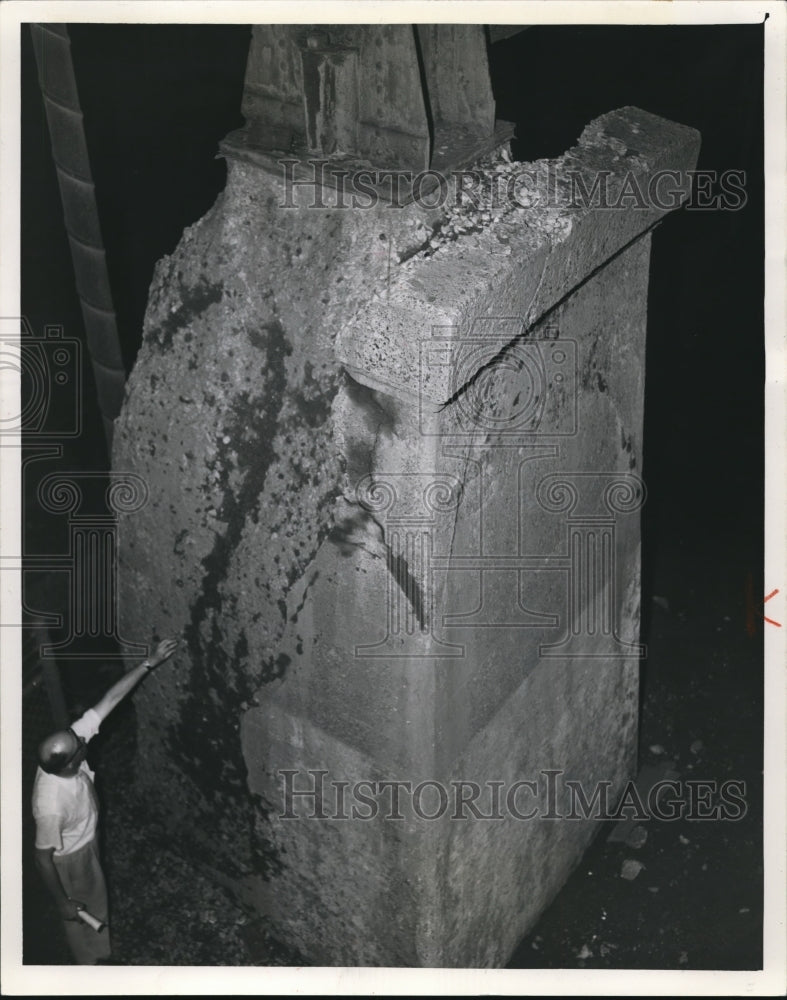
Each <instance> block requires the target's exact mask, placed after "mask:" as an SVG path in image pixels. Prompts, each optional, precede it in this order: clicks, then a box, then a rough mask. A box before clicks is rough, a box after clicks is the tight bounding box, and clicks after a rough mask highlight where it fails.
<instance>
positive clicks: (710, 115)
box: [21, 25, 775, 969]
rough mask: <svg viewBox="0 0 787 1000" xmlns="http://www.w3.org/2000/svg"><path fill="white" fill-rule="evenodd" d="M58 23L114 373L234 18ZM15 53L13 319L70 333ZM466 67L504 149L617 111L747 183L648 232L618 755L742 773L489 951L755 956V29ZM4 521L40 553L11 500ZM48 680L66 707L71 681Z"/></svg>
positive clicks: (74, 458) (202, 194) (40, 130)
mask: <svg viewBox="0 0 787 1000" xmlns="http://www.w3.org/2000/svg"><path fill="white" fill-rule="evenodd" d="M69 30H70V34H71V40H72V53H73V59H74V65H75V70H76V74H77V82H78V86H79V91H80V98H81V101H82V109H83V112H84V115H85V128H86V132H87V140H88V147H89V150H90V155H91V162H92V168H93V176H94V180H95V183H96V191H97V198H98V206H99V213H100V217H101V223H102V228H103V233H104V241H105V246H106V250H107V259H108V265H109V269H110V278H111V281H112V286H113V293H114V297H115V306H116V310H117V314H118V323H119V327H120V332H121V337H122V340H123V350H124V355H125V359H126V362H127V364H128V365H129V366H130V365H131V364H132V363H133V359H134V357H135V355H136V352H137V349H138V347H139V343H140V339H141V329H142V320H143V315H144V309H145V303H146V297H147V289H148V286H149V283H150V279H151V275H152V270H153V266H154V264H155V262H156V261H157V260H158V259H159V258H160V257H161V256H162V255H164V254H168V253H171V252H172V250H173V249H174V247H175V246H176V244H177V242H178V240H179V238H180V235H181V233H182V231H183V228H184V227H185V226H187V225H190V224H192V223H193V222H195V221H196V220H197V219H198V218H199V217H200V216H202V215H203V214H204V213H205V211H206V210H207V209H208V208H209V207H210V206H211V205H212V203H213V202H214V200H215V198H216V196H217V194H218V193H219V191H220V190H221V189H222V187H223V184H224V178H225V168H224V163H223V161H222V160H220V159H217V158H216V150H217V145H218V142H219V140H220V139H221V138H223V137H224V136H225V135H226V134H227V133H228V132H229V131H231V130H232V129H234V128H237V127H238V126H240V125H241V124H242V119H241V116H240V102H241V94H242V87H243V75H244V70H245V57H246V53H247V49H248V43H249V39H250V29H249V28H248V27H236V26H218V27H217V26H177V27H174V26H146V25H139V26H136V25H73V26H71V27H70V29H69ZM22 55H23V66H22V73H23V78H22V84H23V86H22V236H21V248H22V311H23V313H24V315H25V316H26V317H27V318H28V320H29V321H30V324H31V326H32V328H33V330H34V331H36V332H38V331H40V330H41V329H42V328H43V326H44V324H46V323H57V324H62V325H63V326H64V327H65V332H66V335H67V336H75V337H79V338H83V337H84V335H83V330H82V320H81V313H80V310H79V303H78V299H77V297H76V292H75V289H74V283H73V272H72V270H71V263H70V256H69V252H68V243H67V240H66V236H65V231H64V229H63V225H62V213H61V205H60V198H59V192H58V188H57V183H56V178H55V173H54V170H53V165H52V160H51V153H50V148H49V138H48V133H47V127H46V120H45V117H44V113H43V106H42V102H41V97H40V93H39V91H38V87H37V79H36V71H35V63H34V59H33V55H32V46H31V44H30V37H29V33H28V31H27V29H26V28H25V27H23V29H22ZM490 62H491V72H492V80H493V88H494V91H495V96H496V99H497V106H498V116H499V117H501V118H504V119H508V120H511V121H515V122H516V123H517V139H516V141H515V142H514V154H515V156H516V157H517V158H518V159H527V160H530V159H535V158H538V157H553V156H557V155H559V154H560V153H562V152H563V151H564V150H565V149H566V148H568V147H569V146H571V145H572V144H573V143H575V141H576V139H577V138H578V136H579V134H580V132H581V131H582V129H583V128H584V126H585V125H586V124H587V123H588V122H589V121H590V120H591V119H593V118H595V117H596V116H598V115H600V114H603V113H605V112H607V111H609V110H612V109H614V108H617V107H621V106H624V105H635V106H638V107H641V108H644V109H645V110H647V111H650V112H652V113H654V114H657V115H662V116H663V117H665V118H669V119H672V120H674V121H677V122H680V123H682V124H685V125H690V126H692V127H694V128H696V129H698V130H699V131H700V132H701V134H702V150H701V154H700V161H699V164H698V166H699V167H700V168H703V169H708V170H715V171H718V172H719V173H721V172H722V171H724V170H728V169H735V170H743V171H745V172H746V183H745V188H746V193H747V199H748V200H747V203H746V205H745V207H744V208H742V209H741V210H739V211H710V212H709V211H692V210H689V209H684V210H681V211H678V212H675V213H673V214H672V215H670V216H669V217H668V218H667V219H666V220H665V221H664V222H663V223H662V224H661V225H660V226H659V227H658V228H657V230H656V232H655V234H654V240H653V257H652V268H651V279H650V291H649V319H648V355H647V389H646V432H645V466H644V478H645V480H646V483H647V487H648V502H647V504H646V507H645V510H644V516H643V528H644V569H643V633H644V634H643V639H644V641H645V642H646V643H647V644H648V651H649V653H648V657H647V658H646V659H645V660H644V661H643V665H642V718H641V746H640V762H641V764H646V763H657V762H658V761H659V760H663V759H664V758H667V757H668V758H669V759H670V760H671V761H672V762H673V763H674V766H675V768H676V770H678V771H679V772H680V773H681V775H682V776H683V777H684V778H688V777H691V776H692V774H693V775H694V776H696V777H700V778H707V779H717V780H719V781H723V780H726V779H729V778H733V779H738V780H744V781H746V785H747V796H746V798H747V803H748V813H747V816H746V817H745V819H744V820H742V821H740V822H738V823H706V824H698V823H690V822H688V823H681V824H662V825H661V826H659V827H658V828H654V829H651V830H649V839H648V842H647V843H646V845H644V847H642V848H641V849H640V850H639V851H635V852H632V851H631V849H628V848H622V847H621V846H620V845H614V846H613V845H611V844H608V843H607V841H606V832H602V834H601V835H600V837H599V838H598V840H597V841H596V842H595V844H594V845H593V847H592V848H591V849H590V851H589V853H588V855H587V857H586V858H585V859H584V860H583V862H582V864H581V865H580V866H579V868H578V869H577V872H576V873H575V875H574V876H572V878H571V880H569V883H568V884H567V885H566V887H565V888H564V890H563V891H562V892H561V894H560V895H559V896H558V898H557V900H556V901H555V903H554V904H553V906H552V907H551V908H550V909H549V910H548V911H547V912H546V913H545V914H544V916H543V918H542V920H541V922H540V924H539V925H538V927H536V928H535V929H534V930H533V932H532V933H531V934H530V935H529V936H528V938H527V939H526V940H525V941H524V942H523V944H522V946H521V947H520V948H519V950H518V951H517V953H516V954H515V956H514V957H513V959H512V965H513V966H515V967H538V966H545V967H575V966H577V965H579V966H583V965H586V966H587V967H620V968H637V967H640V968H647V967H650V968H730V969H732V968H738V969H753V968H758V967H760V965H761V956H762V952H761V920H760V918H761V906H762V877H763V875H762V851H761V769H762V704H763V692H762V628H763V622H762V596H763V595H764V593H766V591H767V590H768V589H772V588H773V586H775V583H774V582H773V581H767V582H766V581H763V578H762V562H763V502H764V497H763V462H764V436H763V380H764V340H763V262H764V253H763V224H764V223H763V220H764V212H763V168H762V147H763V124H762V110H763V109H762V88H763V29H762V26H761V25H755V26H748V25H734V26H710V27H665V28H662V27H624V26H620V27H577V26H574V27H572V26H560V27H533V28H529V29H528V30H526V31H524V32H522V33H520V34H518V35H516V36H514V37H511V38H508V39H506V40H504V41H500V42H497V43H495V45H494V46H492V47H491V49H490ZM84 377H85V386H86V387H85V394H84V418H85V420H84V432H83V434H82V436H81V437H80V438H79V439H77V440H75V441H71V442H64V454H63V458H62V461H61V464H60V466H59V467H60V468H61V469H62V470H69V469H79V468H92V469H102V468H105V467H106V463H107V457H106V450H105V446H104V442H103V437H102V433H101V428H100V420H99V417H98V411H97V409H96V407H95V403H94V399H93V392H94V390H93V385H92V375H91V372H90V368H89V364H87V363H86V364H85V371H84ZM26 518H27V530H28V533H29V534H31V535H32V534H33V533H34V532H36V533H37V541H38V542H39V543H40V541H41V539H42V538H43V539H44V545H46V538H47V532H48V527H47V524H46V522H44V521H42V520H41V518H40V512H39V511H37V510H36V509H35V505H34V503H28V504H27V505H26ZM654 598H657V600H654ZM766 627H767V626H766ZM69 677H70V679H69V683H70V685H71V687H70V689H69V692H68V694H69V698H70V699H71V701H72V703H73V702H78V701H79V698H80V691H79V690H78V688H79V684H80V678H79V676H78V674H74V673H73V671H72V673H71V674H70V675H69ZM698 743H699V744H701V747H700V749H699V750H698V749H697V745H698ZM651 746H657V747H660V748H663V751H664V752H663V754H662V753H655V752H651V750H650V747H651ZM692 747H694V749H691V748H692ZM684 841H685V843H684ZM632 856H635V857H637V858H638V859H640V860H641V861H642V862H643V864H644V865H645V869H644V871H643V872H642V873H641V874H640V875H639V876H638V878H637V879H636V880H635V881H632V882H628V881H625V880H622V879H621V878H620V877H619V872H620V866H621V862H622V860H623V859H624V858H626V857H632ZM589 873H592V874H589ZM26 891H28V893H29V896H28V898H29V899H30V900H33V902H31V903H30V904H29V905H28V908H27V912H28V914H33V913H34V907H35V906H37V905H38V904H37V903H36V902H35V900H36V899H38V898H39V896H38V894H37V889H36V887H35V885H34V884H33V883H32V882H30V883H29V884H28V881H27V880H26ZM42 905H44V904H42ZM34 915H35V914H34ZM26 923H27V915H26ZM173 933H174V932H173ZM602 946H603V947H602ZM42 947H43V945H42ZM37 948H38V945H37V944H36V943H35V941H33V939H32V938H31V939H30V941H26V961H47V960H55V959H52V958H51V957H50V958H49V959H47V957H46V955H43V956H42V955H40V954H37V952H36V949H37ZM583 949H584V950H586V951H588V952H590V955H589V956H587V955H584V951H583ZM583 956H584V957H583ZM60 960H62V959H60ZM171 960H172V961H173V962H174V961H175V959H171ZM191 960H192V961H194V960H195V959H194V956H193V955H192V956H191ZM196 961H199V956H197V959H196ZM206 961H208V962H212V961H213V959H210V958H208V959H206Z"/></svg>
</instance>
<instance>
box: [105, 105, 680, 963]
mask: <svg viewBox="0 0 787 1000" xmlns="http://www.w3.org/2000/svg"><path fill="white" fill-rule="evenodd" d="M698 145H699V137H698V135H697V133H696V132H694V131H693V130H691V129H688V128H685V127H683V126H680V125H675V124H673V123H670V122H666V121H664V120H663V119H658V118H655V117H654V116H652V115H650V114H648V113H647V112H644V111H641V110H639V109H635V108H626V109H622V110H620V111H616V112H612V113H610V114H608V115H605V116H603V117H602V118H600V119H598V120H597V121H596V122H594V123H592V124H591V125H590V126H588V128H587V129H586V130H585V132H584V133H583V136H582V137H581V139H580V141H579V144H578V145H577V146H576V147H574V148H573V149H572V150H570V151H569V152H568V153H567V154H565V155H564V156H563V157H561V158H560V159H559V160H556V161H539V162H538V163H537V164H529V165H527V164H512V163H510V162H508V161H507V160H506V159H505V158H504V157H501V156H490V157H489V158H488V159H487V160H486V161H485V162H484V163H483V164H480V165H479V167H478V170H479V172H480V175H481V176H482V177H483V178H485V179H486V180H489V179H492V178H495V177H498V178H500V177H506V176H508V175H509V174H513V173H515V172H516V171H525V170H529V171H530V173H531V174H532V176H533V177H535V178H537V180H536V182H535V186H534V187H533V186H532V185H531V187H530V191H531V203H530V204H529V206H528V207H521V206H517V205H516V204H510V203H508V204H507V205H503V206H500V205H498V206H496V207H494V206H490V207H489V210H488V211H487V210H486V209H485V208H484V205H483V204H482V205H481V206H476V207H475V208H470V207H468V206H464V207H463V208H461V209H457V208H455V207H453V206H451V205H446V206H444V207H442V208H431V209H427V208H424V207H422V206H420V205H419V204H417V203H412V204H410V205H408V206H406V207H403V208H396V209H395V208H391V207H390V206H388V205H385V204H382V203H381V204H378V205H374V206H372V207H370V208H367V209H362V208H340V207H327V208H322V209H318V208H314V207H311V206H312V205H313V192H311V191H310V190H309V188H308V186H302V187H300V188H298V189H296V190H295V192H294V193H293V192H287V191H285V190H284V183H283V181H282V177H281V176H280V175H277V174H276V173H274V172H271V171H270V170H266V169H263V168H262V167H261V166H260V165H259V164H258V163H255V162H253V160H252V159H250V158H248V157H243V156H237V157H232V156H230V159H229V162H228V168H229V169H228V181H227V187H226V190H225V192H224V193H223V194H222V196H221V197H220V198H219V200H218V201H217V203H216V205H215V206H214V207H213V209H212V210H211V211H210V212H209V213H208V214H207V215H206V216H205V217H204V218H203V219H202V220H200V221H199V222H198V223H197V224H196V225H194V226H192V227H191V228H190V229H188V230H187V231H186V232H185V233H184V236H183V238H182V240H181V243H180V245H179V246H178V248H177V249H176V250H175V252H174V253H173V255H172V256H171V257H168V258H165V259H164V260H162V261H161V262H160V263H159V265H158V267H157V270H156V273H155V275H154V280H153V284H152V287H151V292H150V300H149V305H148V311H147V316H146V321H145V331H144V342H143V346H142V349H141V351H140V354H139V357H138V361H137V364H136V367H135V369H134V371H133V373H132V376H131V379H130V381H129V385H128V388H127V394H126V400H125V404H124V407H123V411H122V414H121V417H120V418H119V420H118V422H117V427H116V432H115V446H114V456H113V464H114V467H115V468H116V469H118V470H124V471H133V472H135V473H137V474H138V475H140V476H142V477H144V479H145V480H146V482H147V484H148V487H149V491H150V502H149V503H148V505H147V507H145V509H143V510H142V511H139V512H137V513H134V514H133V515H129V516H128V517H125V518H124V519H123V520H122V522H121V526H120V558H121V575H120V589H121V593H120V616H121V627H122V634H123V635H134V636H143V635H150V634H151V632H154V633H156V634H157V635H160V636H165V635H170V634H178V633H182V634H183V635H184V639H185V641H184V644H183V646H182V647H181V652H180V653H179V654H178V657H177V663H176V664H174V665H173V666H172V668H171V669H170V668H166V669H162V670H160V671H158V672H156V673H155V674H154V675H153V676H152V677H151V678H150V679H149V681H148V683H146V684H145V685H144V686H143V687H142V688H141V689H140V691H139V693H138V695H137V696H136V701H137V714H138V720H139V728H140V741H139V742H140V745H141V746H144V767H138V768H137V782H138V783H139V785H140V786H141V787H142V788H143V789H144V792H145V795H146V797H147V799H148V801H149V802H150V803H151V805H152V808H154V809H155V810H156V811H157V812H158V813H159V814H160V815H161V816H163V817H166V818H167V821H168V823H169V825H170V829H171V833H172V835H173V837H175V838H176V839H177V840H178V842H179V843H180V844H181V846H182V849H183V850H184V852H186V853H189V854H191V855H192V856H193V857H194V858H195V859H196V860H199V861H201V862H202V863H205V864H208V865H210V866H211V867H212V868H213V869H214V870H215V871H216V872H217V874H218V876H219V877H221V878H222V880H224V881H225V882H226V883H227V884H230V885H231V886H232V887H233V888H234V889H235V890H236V891H237V892H238V893H239V894H240V895H241V896H242V897H243V898H244V899H245V900H246V901H247V902H248V904H249V905H250V906H253V907H254V908H255V909H256V910H258V911H259V912H260V913H263V914H265V915H266V916H267V917H268V919H269V920H270V921H271V923H272V925H273V927H274V929H275V931H276V933H277V934H278V935H279V936H280V937H281V938H282V939H283V940H286V941H288V942H289V943H290V944H292V945H294V946H295V947H297V948H298V950H299V951H300V952H301V953H302V954H303V956H304V957H305V958H306V959H307V960H309V961H311V962H313V963H314V964H337V965H383V966H384V965H387V966H436V967H452V966H463V965H469V966H481V967H493V966H500V965H503V964H505V962H506V960H507V959H508V957H509V955H510V954H511V952H512V951H513V949H514V947H515V946H516V944H517V943H518V941H519V940H520V939H521V937H522V936H523V935H524V934H525V933H526V931H527V929H528V928H529V927H530V926H532V924H533V922H534V921H535V919H536V918H537V917H538V915H539V913H540V912H541V911H542V910H543V908H544V907H545V906H546V905H547V904H548V903H549V901H550V900H551V899H552V897H553V896H554V895H555V893H556V892H557V890H558V889H559V888H560V886H561V884H562V883H563V881H564V880H565V878H566V876H567V875H568V873H569V872H570V871H571V869H572V868H573V866H574V865H575V864H576V862H577V860H578V859H579V857H580V856H581V854H582V852H583V850H584V849H585V847H586V846H587V845H588V843H589V841H590V839H591V838H592V836H593V834H594V833H595V831H596V829H597V826H596V823H595V822H593V821H592V819H589V820H582V819H581V818H571V816H572V808H574V807H575V806H576V800H575V798H572V794H573V793H572V791H571V788H572V786H571V785H567V784H566V782H567V781H568V782H572V781H573V782H578V783H579V784H580V786H581V788H582V789H583V791H584V793H585V794H586V795H587V797H588V798H590V797H591V795H592V794H593V792H594V790H595V789H597V788H598V787H599V786H604V787H608V794H609V799H610V801H612V800H614V799H615V797H616V795H619V794H620V792H621V790H622V788H623V786H624V784H625V782H626V780H627V779H628V778H631V777H633V776H634V772H635V768H636V731H637V675H638V660H639V656H640V652H641V650H640V647H639V550H640V530H639V511H640V510H641V506H642V504H643V503H644V501H645V487H644V483H643V482H642V480H641V478H640V473H641V468H642V447H643V442H642V417H643V401H644V365H645V333H646V319H647V287H648V267H649V255H650V231H651V230H652V228H653V226H654V225H655V224H656V223H657V222H658V220H659V219H660V218H662V217H663V216H664V215H665V214H666V212H667V211H668V210H669V208H668V207H665V206H664V205H663V204H661V203H655V202H653V201H651V200H648V199H646V200H645V203H644V204H641V203H639V199H638V198H636V197H635V196H633V195H629V197H625V194H626V192H627V191H628V192H631V191H632V190H633V189H634V187H636V190H638V191H639V192H640V193H642V192H647V191H648V190H649V185H650V189H651V190H652V189H653V188H654V185H653V184H652V179H653V177H654V176H655V174H656V173H658V172H659V171H667V170H669V171H674V172H675V174H674V176H673V181H675V185H676V187H675V190H676V191H677V192H678V196H677V197H676V198H675V199H674V201H675V205H672V206H670V207H676V205H677V203H678V202H679V200H680V198H681V197H685V196H687V195H688V190H689V185H690V178H689V177H688V175H687V173H686V172H687V171H689V170H691V169H692V168H693V167H694V165H695V162H696V157H697V153H698ZM601 172H604V173H605V175H606V176H607V180H606V182H605V190H606V194H605V198H606V199H607V201H606V203H600V202H599V200H598V190H599V189H598V187H596V188H595V190H596V195H594V196H593V197H588V198H587V199H583V197H579V198H578V197H577V192H578V191H579V192H581V191H586V192H592V191H593V190H594V182H595V179H596V178H597V177H598V176H599V174H600V173H601ZM578 177H579V178H581V183H580V184H578V183H577V180H576V179H577V178H578ZM676 177H677V180H675V178H676ZM538 178H544V181H543V184H542V182H541V180H538ZM290 195H293V197H292V198H290ZM324 200H325V203H327V204H328V205H329V206H330V205H331V204H332V203H331V200H330V198H329V197H326V198H325V199H324ZM288 202H294V204H293V205H292V207H283V206H284V205H285V204H287V203H288ZM318 789H321V790H322V795H321V796H318V795H317V790H318ZM303 792H305V793H309V794H298V793H303ZM312 793H313V794H312ZM397 796H398V801H397ZM469 801H470V803H471V804H468V802H469ZM397 806H398V808H397ZM574 811H575V808H574ZM315 814H317V815H315ZM319 814H321V815H319ZM345 817H347V818H345ZM484 817H488V818H484Z"/></svg>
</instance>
